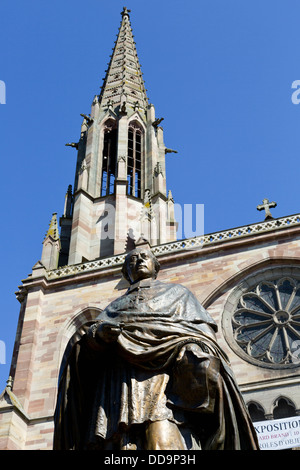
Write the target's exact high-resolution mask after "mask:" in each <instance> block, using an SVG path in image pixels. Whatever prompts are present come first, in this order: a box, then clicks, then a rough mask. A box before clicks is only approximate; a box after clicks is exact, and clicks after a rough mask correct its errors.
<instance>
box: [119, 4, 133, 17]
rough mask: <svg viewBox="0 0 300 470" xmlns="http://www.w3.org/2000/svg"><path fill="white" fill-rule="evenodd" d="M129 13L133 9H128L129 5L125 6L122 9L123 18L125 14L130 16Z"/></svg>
mask: <svg viewBox="0 0 300 470" xmlns="http://www.w3.org/2000/svg"><path fill="white" fill-rule="evenodd" d="M129 13H131V10H128V9H127V7H123V11H121V15H122V18H124V16H125V15H126V16H128V18H129Z"/></svg>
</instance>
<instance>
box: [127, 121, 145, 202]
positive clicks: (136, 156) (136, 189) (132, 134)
mask: <svg viewBox="0 0 300 470" xmlns="http://www.w3.org/2000/svg"><path fill="white" fill-rule="evenodd" d="M142 149H143V131H142V129H141V127H140V126H139V125H138V124H137V123H131V124H130V126H129V129H128V161H127V181H128V189H127V191H128V195H130V196H134V197H138V198H140V197H141V172H142V157H143V150H142Z"/></svg>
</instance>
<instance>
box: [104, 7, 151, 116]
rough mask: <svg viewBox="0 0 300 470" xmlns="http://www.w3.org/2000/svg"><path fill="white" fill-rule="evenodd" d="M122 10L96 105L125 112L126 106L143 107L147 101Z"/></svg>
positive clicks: (132, 40) (124, 10)
mask: <svg viewBox="0 0 300 470" xmlns="http://www.w3.org/2000/svg"><path fill="white" fill-rule="evenodd" d="M129 12H130V10H127V8H126V7H124V9H123V11H122V13H121V15H122V21H121V26H120V28H119V33H118V36H117V40H116V42H115V47H114V48H113V54H112V55H111V60H110V63H109V66H108V69H107V70H106V76H105V78H104V79H103V80H104V81H103V86H102V89H101V93H100V96H99V103H100V105H101V106H103V107H111V108H112V109H113V110H116V108H118V109H119V110H120V111H124V112H126V107H127V105H129V106H131V107H133V108H134V107H135V108H138V107H141V108H146V107H147V105H148V98H147V93H146V89H145V84H144V80H143V75H142V72H141V66H140V63H139V59H138V55H137V51H136V47H135V42H134V38H133V34H132V29H131V25H130V18H129Z"/></svg>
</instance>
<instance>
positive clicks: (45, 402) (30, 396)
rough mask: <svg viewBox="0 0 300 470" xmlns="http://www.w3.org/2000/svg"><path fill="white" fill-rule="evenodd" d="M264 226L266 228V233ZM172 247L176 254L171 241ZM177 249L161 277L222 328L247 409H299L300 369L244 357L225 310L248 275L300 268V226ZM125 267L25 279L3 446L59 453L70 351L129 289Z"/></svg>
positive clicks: (4, 402) (41, 273)
mask: <svg viewBox="0 0 300 470" xmlns="http://www.w3.org/2000/svg"><path fill="white" fill-rule="evenodd" d="M278 220H279V221H280V219H278ZM264 224H267V222H264V223H262V224H261V227H262V228H264ZM188 241H189V240H186V242H187V244H188ZM167 246H169V247H171V248H172V244H171V243H170V244H167V245H165V247H167ZM155 248H158V247H154V251H155ZM171 248H170V252H169V253H166V254H160V255H158V259H159V261H160V263H161V271H160V274H159V279H160V280H161V281H166V282H174V283H179V284H183V285H184V286H186V287H188V288H189V289H190V290H191V291H192V292H193V293H194V294H195V295H196V297H197V298H198V299H199V300H200V302H201V303H202V304H203V305H204V306H205V307H206V308H207V309H208V311H209V312H210V314H211V315H212V317H213V318H214V319H215V321H216V322H217V325H218V341H219V343H220V345H221V346H222V347H223V348H224V350H225V351H226V353H227V354H228V356H229V358H230V361H231V365H232V368H233V370H234V373H235V375H236V378H237V381H238V383H239V385H240V388H241V391H242V393H243V395H244V398H245V401H246V403H250V402H253V401H254V402H256V403H258V404H260V406H261V407H262V408H263V409H264V410H265V413H266V415H267V416H270V415H272V407H273V406H274V403H275V402H276V400H278V398H279V397H281V396H284V397H286V398H288V399H289V400H290V401H291V402H292V403H294V405H295V409H296V411H297V410H299V409H300V396H299V393H298V392H297V389H298V387H299V372H300V368H299V367H291V368H289V367H287V368H284V369H282V368H280V367H278V368H277V369H276V368H273V369H270V368H267V367H265V366H264V365H259V366H258V365H254V364H252V363H250V362H249V361H247V360H244V359H243V358H241V356H240V355H239V354H237V353H236V351H235V349H234V347H233V346H234V345H233V344H230V342H229V340H228V335H227V334H226V331H225V326H224V312H225V310H226V309H228V299H229V300H230V296H231V295H232V292H233V291H234V289H236V288H237V287H238V286H239V285H241V284H242V283H243V282H244V281H245V279H247V278H248V277H249V276H259V275H260V273H262V272H264V271H265V270H269V269H271V270H273V271H275V270H281V272H283V270H284V269H286V268H288V269H294V270H298V269H299V268H300V222H298V225H294V226H293V227H291V228H285V229H279V230H278V229H277V230H276V229H273V230H272V229H271V230H270V229H269V231H267V232H265V231H262V233H260V234H256V235H255V236H251V235H250V234H249V235H248V236H245V237H244V238H241V239H234V240H232V241H231V240H228V239H227V240H226V241H223V242H219V243H215V244H213V245H211V246H207V247H203V248H199V247H198V248H196V249H194V250H191V249H186V248H182V249H181V250H177V251H171ZM112 260H113V258H112ZM121 263H122V259H120V260H119V263H118V264H116V265H115V266H112V267H107V266H106V267H104V268H94V269H90V270H89V271H84V267H83V266H82V272H81V273H78V274H69V275H68V274H62V275H60V276H57V277H55V278H53V279H51V278H52V277H54V276H53V274H54V273H55V272H54V271H46V270H45V269H44V268H43V267H42V266H40V267H39V268H36V269H35V271H33V274H32V276H30V277H28V278H27V279H25V280H24V281H23V285H22V287H21V288H20V291H19V294H18V295H19V299H20V301H21V302H22V308H21V314H20V321H19V327H18V332H17V340H16V346H15V351H14V356H13V361H12V369H11V375H12V376H13V378H14V381H13V388H12V390H11V389H10V388H8V389H7V390H6V391H5V392H4V393H3V395H2V399H1V402H0V403H1V408H0V411H1V413H0V419H1V422H2V423H3V424H2V425H1V429H2V435H1V441H0V442H1V448H21V449H51V448H52V437H53V413H54V409H55V403H56V393H57V380H58V375H59V369H60V364H61V359H62V356H63V353H64V351H65V348H66V346H67V344H68V341H69V340H70V339H71V338H72V336H73V335H74V334H75V333H76V331H78V330H79V329H80V327H82V326H83V325H84V324H86V323H87V322H89V321H93V320H94V319H95V318H96V317H97V316H98V315H99V314H101V310H102V309H103V308H104V307H105V306H106V305H107V304H108V303H109V302H111V301H112V300H113V299H115V298H116V297H118V296H120V295H121V294H122V293H123V291H124V289H126V287H127V284H126V282H125V281H124V280H123V279H122V276H121V272H120V269H121ZM266 391H267V392H268V393H266ZM12 397H14V398H12Z"/></svg>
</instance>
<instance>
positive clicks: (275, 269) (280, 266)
mask: <svg viewBox="0 0 300 470" xmlns="http://www.w3.org/2000/svg"><path fill="white" fill-rule="evenodd" d="M229 281H230V282H229ZM234 281H235V287H234V288H233V289H231V290H230V291H229V289H230V287H231V286H232V284H233V282H234ZM284 283H286V284H289V286H286V287H284V289H283V288H282V289H281V287H280V286H284ZM299 283H300V263H299V261H298V262H297V261H296V260H295V259H281V260H278V259H277V260H275V259H272V260H270V259H269V260H265V261H263V262H260V263H257V264H255V265H252V266H250V267H249V268H248V269H247V270H245V271H244V272H243V276H241V275H236V276H234V277H232V278H231V279H230V280H228V281H227V282H226V283H224V284H223V286H222V290H221V289H220V295H221V293H222V292H223V293H224V291H225V292H226V291H227V292H228V291H229V293H228V295H227V300H226V302H225V305H224V309H223V313H222V330H223V335H224V337H225V339H226V341H227V343H228V345H229V346H230V348H231V349H232V350H233V351H234V352H235V353H236V354H237V355H238V356H240V357H241V358H242V359H243V360H245V361H247V362H250V363H252V364H254V365H256V366H260V367H266V368H271V369H286V368H299V367H300V363H299V357H298V356H297V354H298V349H297V350H295V351H294V349H295V338H296V337H297V338H298V336H299V332H298V333H297V331H298V329H299V324H298V323H299V322H298V316H299V315H298V310H299V306H298V304H299V302H298V299H299V289H300V287H299ZM225 285H226V289H225ZM288 288H290V289H291V290H290V292H291V293H289V292H288V290H286V289H288ZM293 289H294V291H293ZM276 291H277V293H276ZM281 291H282V292H283V293H280V292H281ZM275 294H276V295H275ZM272 296H273V297H272ZM289 296H290V297H289ZM293 296H295V297H293ZM278 297H280V298H278ZM283 297H285V298H286V299H287V300H286V304H285V305H286V308H285V306H282V307H281V304H282V305H284V304H283ZM276 299H277V300H276ZM289 299H290V302H289V301H288V300H289ZM292 299H293V302H292ZM272 302H274V306H273V307H272V308H269V307H268V308H269V309H268V308H267V306H270V305H272ZM294 302H296V303H294ZM275 303H276V305H277V306H275ZM248 304H251V305H248ZM289 305H290V306H291V307H292V309H291V310H290V309H289ZM264 306H265V307H264ZM263 320H264V321H263ZM295 321H296V323H295ZM290 324H292V327H293V328H294V329H295V328H296V330H297V331H293V328H292V327H290ZM287 340H288V342H287ZM298 341H299V340H298Z"/></svg>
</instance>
